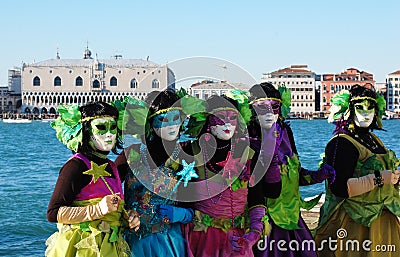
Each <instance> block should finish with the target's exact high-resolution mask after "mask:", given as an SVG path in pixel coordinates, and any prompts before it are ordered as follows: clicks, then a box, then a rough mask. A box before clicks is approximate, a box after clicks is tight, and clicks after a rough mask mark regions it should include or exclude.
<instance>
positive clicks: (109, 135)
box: [90, 117, 117, 152]
mask: <svg viewBox="0 0 400 257" xmlns="http://www.w3.org/2000/svg"><path fill="white" fill-rule="evenodd" d="M90 127H91V133H90V134H91V136H90V139H91V141H92V143H93V145H94V147H95V148H96V149H98V150H100V151H104V152H108V151H111V150H112V149H113V148H114V145H115V143H116V142H117V122H116V120H115V119H114V118H112V117H102V118H96V119H93V120H92V121H91V122H90Z"/></svg>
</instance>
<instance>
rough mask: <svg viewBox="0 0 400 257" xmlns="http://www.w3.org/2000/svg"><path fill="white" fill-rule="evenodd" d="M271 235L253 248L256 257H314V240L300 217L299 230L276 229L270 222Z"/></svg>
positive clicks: (315, 254)
mask: <svg viewBox="0 0 400 257" xmlns="http://www.w3.org/2000/svg"><path fill="white" fill-rule="evenodd" d="M270 223H271V227H272V230H271V233H270V234H269V235H268V236H267V237H266V238H265V240H263V242H261V241H259V242H258V244H255V245H254V246H253V252H254V256H256V257H281V256H284V257H297V256H307V257H316V256H317V253H316V251H315V249H316V248H315V247H314V245H315V243H314V239H313V237H312V235H311V232H310V230H309V229H308V227H307V224H306V223H305V222H304V220H303V219H302V218H301V217H300V218H299V222H298V226H299V228H300V229H296V230H286V229H283V228H281V227H278V226H277V225H275V224H274V223H273V221H272V220H271V222H270Z"/></svg>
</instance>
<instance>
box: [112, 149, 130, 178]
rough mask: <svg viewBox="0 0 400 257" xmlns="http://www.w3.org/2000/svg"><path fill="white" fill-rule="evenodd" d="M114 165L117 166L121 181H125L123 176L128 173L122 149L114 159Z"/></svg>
mask: <svg viewBox="0 0 400 257" xmlns="http://www.w3.org/2000/svg"><path fill="white" fill-rule="evenodd" d="M114 163H115V166H117V169H118V174H119V177H120V179H121V182H124V181H125V177H126V175H127V174H128V170H129V165H128V162H127V161H126V156H125V151H122V153H120V154H119V155H118V156H117V158H116V159H115V161H114Z"/></svg>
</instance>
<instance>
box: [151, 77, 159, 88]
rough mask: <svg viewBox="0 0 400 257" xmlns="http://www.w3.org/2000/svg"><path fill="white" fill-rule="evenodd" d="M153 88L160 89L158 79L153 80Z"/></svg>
mask: <svg viewBox="0 0 400 257" xmlns="http://www.w3.org/2000/svg"><path fill="white" fill-rule="evenodd" d="M151 88H160V82H159V81H158V80H157V79H153V82H152V83H151Z"/></svg>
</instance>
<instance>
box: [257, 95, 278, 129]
mask: <svg viewBox="0 0 400 257" xmlns="http://www.w3.org/2000/svg"><path fill="white" fill-rule="evenodd" d="M253 108H254V111H255V112H256V114H257V118H258V121H259V123H260V127H261V128H265V129H270V128H271V127H272V126H273V125H274V123H275V122H276V121H277V120H278V118H279V111H280V108H281V104H280V102H279V101H275V100H263V101H259V102H256V103H254V104H253Z"/></svg>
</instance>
